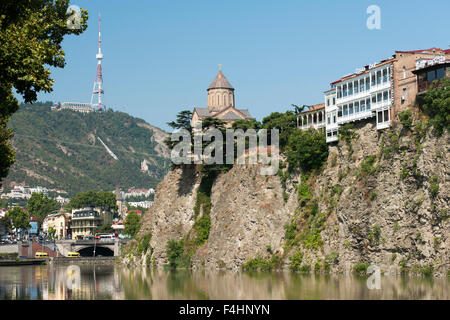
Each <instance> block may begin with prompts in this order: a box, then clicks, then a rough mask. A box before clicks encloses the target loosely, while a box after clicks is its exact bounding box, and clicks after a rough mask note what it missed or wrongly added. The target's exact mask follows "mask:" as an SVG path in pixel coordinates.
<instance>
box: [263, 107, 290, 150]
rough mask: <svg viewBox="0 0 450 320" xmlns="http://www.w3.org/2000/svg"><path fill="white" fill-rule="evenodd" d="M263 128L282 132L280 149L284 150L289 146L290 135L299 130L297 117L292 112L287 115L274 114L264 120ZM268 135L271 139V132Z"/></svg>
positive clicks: (286, 113) (287, 112)
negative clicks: (296, 129)
mask: <svg viewBox="0 0 450 320" xmlns="http://www.w3.org/2000/svg"><path fill="white" fill-rule="evenodd" d="M262 128H263V129H267V130H271V129H278V130H280V148H281V149H284V147H285V146H286V145H287V142H288V138H289V135H290V134H291V132H292V131H293V130H294V129H295V128H297V116H296V115H295V114H294V112H292V111H286V112H285V113H280V112H273V113H271V114H270V115H269V116H267V117H265V118H264V119H263V121H262ZM267 135H268V137H270V131H269V132H268V133H267Z"/></svg>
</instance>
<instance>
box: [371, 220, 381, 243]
mask: <svg viewBox="0 0 450 320" xmlns="http://www.w3.org/2000/svg"><path fill="white" fill-rule="evenodd" d="M380 235H381V228H380V227H379V226H378V225H375V226H374V227H373V228H372V231H370V232H369V241H370V243H372V244H375V245H378V244H379V243H380Z"/></svg>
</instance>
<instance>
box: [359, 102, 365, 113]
mask: <svg viewBox="0 0 450 320" xmlns="http://www.w3.org/2000/svg"><path fill="white" fill-rule="evenodd" d="M360 104H361V107H360V110H361V112H363V111H364V110H365V107H366V102H365V101H364V100H361V102H360Z"/></svg>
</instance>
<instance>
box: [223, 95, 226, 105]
mask: <svg viewBox="0 0 450 320" xmlns="http://www.w3.org/2000/svg"><path fill="white" fill-rule="evenodd" d="M223 105H224V106H225V107H227V95H226V94H225V93H224V94H223Z"/></svg>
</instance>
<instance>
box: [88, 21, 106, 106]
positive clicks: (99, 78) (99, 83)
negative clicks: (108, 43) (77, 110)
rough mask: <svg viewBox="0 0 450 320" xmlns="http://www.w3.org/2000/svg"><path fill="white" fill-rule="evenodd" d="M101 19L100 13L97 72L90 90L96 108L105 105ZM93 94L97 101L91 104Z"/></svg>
mask: <svg viewBox="0 0 450 320" xmlns="http://www.w3.org/2000/svg"><path fill="white" fill-rule="evenodd" d="M101 30H102V29H101V19H100V15H99V16H98V53H97V54H96V56H95V57H96V58H97V74H96V75H95V80H94V89H93V90H92V96H91V105H92V106H93V107H95V106H96V107H97V110H105V109H106V108H105V106H104V105H103V104H102V95H103V93H104V91H103V74H102V60H103V53H102V34H101ZM94 95H97V98H98V100H97V101H98V102H97V104H92V103H93V100H94Z"/></svg>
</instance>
